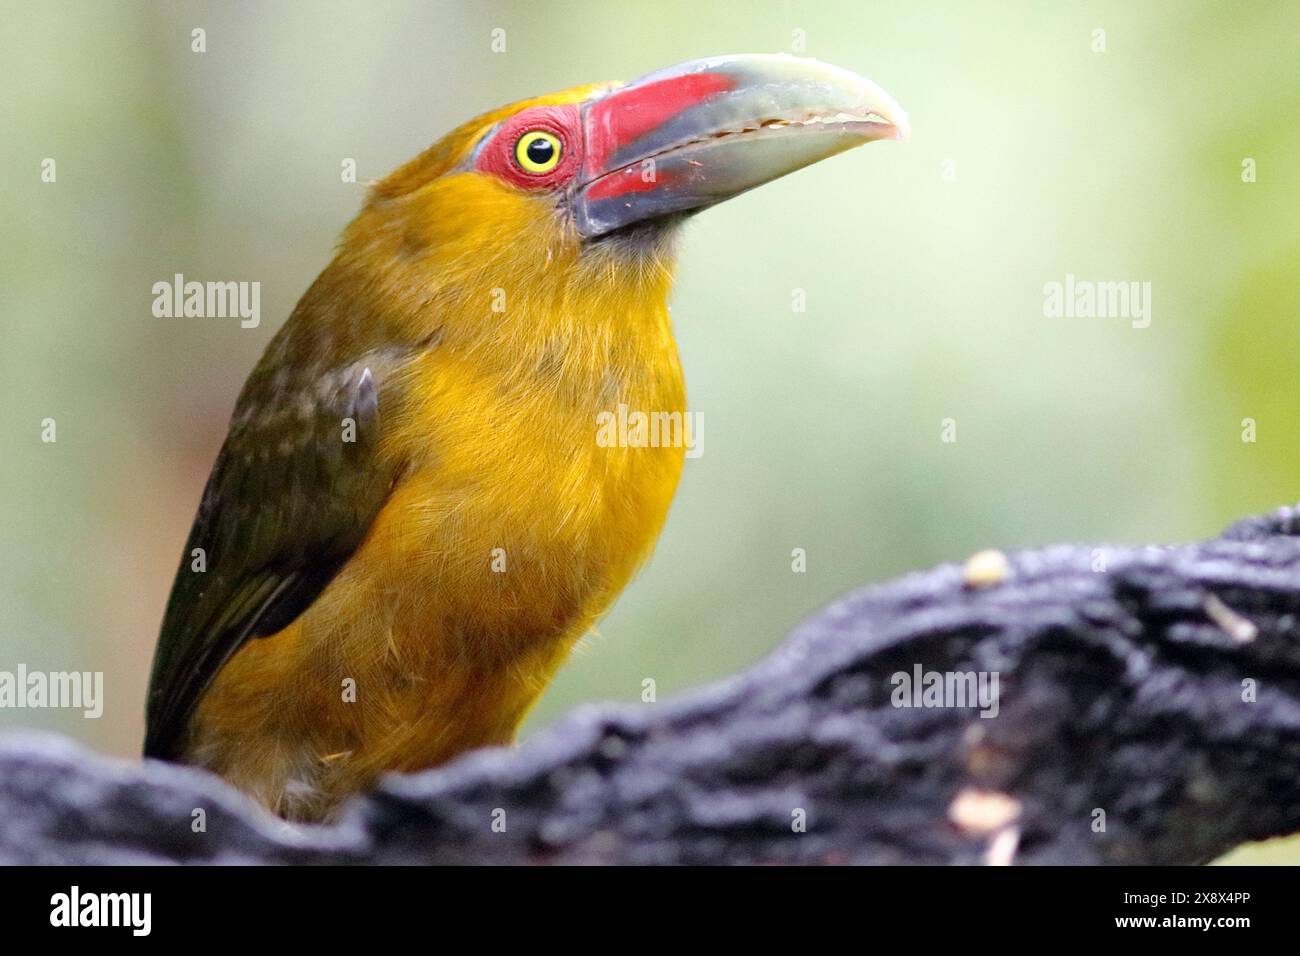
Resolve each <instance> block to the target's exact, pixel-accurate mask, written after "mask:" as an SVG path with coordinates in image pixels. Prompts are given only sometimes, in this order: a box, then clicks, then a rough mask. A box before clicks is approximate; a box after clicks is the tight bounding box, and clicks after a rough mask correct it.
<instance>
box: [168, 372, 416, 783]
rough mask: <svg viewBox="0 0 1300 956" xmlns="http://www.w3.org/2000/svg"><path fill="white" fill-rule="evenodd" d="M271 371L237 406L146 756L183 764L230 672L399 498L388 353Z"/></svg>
mask: <svg viewBox="0 0 1300 956" xmlns="http://www.w3.org/2000/svg"><path fill="white" fill-rule="evenodd" d="M263 364H264V365H265V366H266V370H265V371H263V370H262V367H260V366H259V370H258V371H256V372H254V374H253V376H252V377H250V379H249V382H248V384H247V385H246V386H245V389H244V393H243V394H242V395H241V397H240V401H239V404H238V406H237V407H236V409H235V414H234V416H233V418H232V420H231V425H230V433H229V435H228V436H227V438H226V443H225V445H224V446H223V447H222V449H221V454H220V456H219V457H218V458H217V462H216V464H215V465H214V466H213V469H212V474H211V475H210V476H209V478H208V484H207V487H206V488H205V489H204V492H203V499H202V502H201V503H200V505H199V511H198V515H197V516H196V517H195V520H194V527H193V529H192V530H191V531H190V536H189V541H188V542H187V543H186V545H185V553H184V554H183V555H182V556H181V565H180V569H179V570H178V571H177V573H176V581H175V583H174V584H173V585H172V593H171V598H170V600H169V601H168V604H167V612H166V614H165V615H164V617H163V625H162V633H161V635H160V636H159V639H158V649H157V652H156V653H155V656H154V664H153V673H152V675H151V677H150V681H149V698H148V706H147V717H146V724H147V730H146V734H145V746H144V753H145V756H146V757H160V758H163V759H174V758H175V757H177V756H179V751H180V750H181V748H182V747H183V746H184V742H185V736H186V729H187V727H188V725H189V721H190V717H191V715H192V714H193V712H194V708H195V706H196V705H197V704H198V701H199V698H200V697H201V696H202V694H203V692H204V691H205V690H206V689H207V687H208V685H209V683H210V682H211V681H212V678H213V677H214V676H215V675H216V673H217V671H219V670H220V669H221V667H222V665H224V664H225V663H226V661H227V660H229V659H230V657H231V656H232V655H233V654H234V653H235V652H236V651H237V650H238V649H239V648H240V647H241V646H242V645H243V644H244V643H245V642H246V641H247V640H249V639H250V638H256V637H265V636H267V635H270V634H274V633H276V632H277V631H279V630H281V629H283V628H284V627H286V626H287V625H288V624H290V623H292V622H293V620H294V619H295V618H296V617H297V616H298V615H299V614H301V613H302V612H303V611H304V610H305V609H306V608H307V607H308V606H309V605H310V604H311V603H312V602H313V601H314V600H315V599H316V597H317V596H318V595H319V594H320V592H321V591H322V590H324V588H325V586H326V585H327V584H328V583H329V582H330V580H331V579H332V578H333V577H334V575H335V574H336V573H337V572H338V570H339V569H340V568H341V567H342V566H343V564H344V563H345V562H346V561H347V559H348V557H349V556H350V555H351V554H352V552H353V551H355V550H356V548H357V547H358V546H359V545H360V543H361V541H362V539H363V538H364V536H365V533H366V531H367V529H368V528H369V527H370V524H371V522H372V521H373V520H374V517H375V515H376V514H378V512H379V510H380V508H381V507H382V506H383V503H384V501H385V500H386V498H387V496H388V494H389V493H390V491H391V490H392V485H393V480H394V469H393V467H392V466H391V465H386V464H384V463H383V462H382V461H381V460H380V459H379V456H377V455H376V451H375V450H376V445H377V443H378V439H379V431H380V408H379V396H380V385H381V382H380V381H379V380H378V379H380V378H382V377H383V376H384V374H385V371H388V370H391V369H392V367H393V362H392V360H391V358H390V357H389V356H386V355H384V354H382V353H372V354H370V355H367V356H363V357H362V358H361V359H360V360H358V361H355V362H351V363H348V364H346V365H341V366H338V367H334V368H331V369H326V370H324V371H316V370H303V371H302V372H301V373H299V374H293V372H289V373H288V374H286V372H285V371H283V370H281V371H279V372H278V374H277V372H276V371H275V370H273V368H274V364H275V363H266V362H264V363H263ZM282 368H283V367H282ZM349 422H350V423H351V426H349ZM349 427H351V433H350V434H349V432H348V429H349ZM349 438H350V439H351V440H348V439H349ZM200 549H201V550H200Z"/></svg>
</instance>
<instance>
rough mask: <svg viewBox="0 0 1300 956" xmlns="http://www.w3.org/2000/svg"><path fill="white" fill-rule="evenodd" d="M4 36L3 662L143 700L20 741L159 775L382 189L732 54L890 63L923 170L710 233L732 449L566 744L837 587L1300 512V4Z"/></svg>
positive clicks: (839, 8)
mask: <svg viewBox="0 0 1300 956" xmlns="http://www.w3.org/2000/svg"><path fill="white" fill-rule="evenodd" d="M0 22H3V24H4V29H3V34H2V35H0V54H2V55H3V62H4V64H5V79H4V83H3V92H0V127H2V128H3V130H4V133H3V135H2V136H0V175H2V176H3V177H4V189H3V193H2V196H0V202H2V203H3V205H2V206H0V223H2V225H0V230H2V231H0V277H2V280H3V281H2V283H0V316H2V317H3V323H4V325H3V337H2V338H0V377H2V378H3V381H4V399H5V400H4V402H3V404H0V429H2V433H3V435H4V438H5V442H4V450H3V454H2V455H0V483H2V485H3V491H4V497H3V509H2V510H0V529H2V532H3V533H2V537H0V641H2V643H0V668H3V669H13V668H14V667H15V666H16V665H17V664H18V663H19V662H22V663H25V664H27V666H28V667H30V668H40V669H49V670H66V669H81V670H102V671H104V672H105V681H106V696H107V706H106V711H105V716H104V717H103V718H102V719H100V720H98V721H92V720H84V719H81V718H80V717H79V716H75V715H72V714H71V713H69V712H60V711H43V712H33V711H13V710H0V729H12V728H14V727H17V726H39V727H45V728H50V729H56V730H59V731H62V732H65V733H69V734H72V735H75V736H76V737H78V738H80V739H82V740H85V741H87V742H89V743H90V744H92V745H94V746H96V747H98V748H101V749H103V750H105V751H108V752H111V753H115V754H122V755H134V754H135V753H137V752H138V751H137V748H138V744H139V739H140V735H141V732H142V727H143V717H142V699H143V694H144V689H145V683H146V677H147V668H148V663H149V659H150V655H151V652H152V647H153V643H154V640H155V637H156V629H157V625H158V622H159V619H160V616H161V613H162V608H163V603H164V601H165V599H166V596H167V590H168V588H169V586H170V583H171V578H172V574H173V572H174V570H175V566H176V562H177V560H178V557H179V554H180V549H181V546H182V544H183V542H184V538H185V534H186V532H187V530H188V528H189V524H190V520H191V518H192V515H193V511H194V508H195V505H196V503H197V500H198V496H199V492H200V490H201V487H202V484H203V481H204V479H205V477H206V474H207V471H208V468H209V467H210V465H211V463H212V460H213V458H214V456H215V454H216V451H217V449H218V447H219V445H220V443H221V440H222V437H223V435H224V432H225V427H226V419H227V416H228V415H229V412H230V408H231V406H232V404H233V402H234V399H235V396H236V393H237V391H238V389H239V386H240V384H241V383H242V381H243V379H244V376H245V375H246V374H247V372H248V371H249V369H250V368H251V367H252V365H253V363H254V362H255V360H256V359H257V357H258V355H259V353H260V352H261V350H262V348H263V347H264V346H265V344H266V342H267V341H268V340H269V338H270V337H271V335H272V334H273V333H274V331H275V329H276V328H277V327H278V325H279V324H280V322H281V321H283V319H284V317H285V316H286V315H287V314H288V312H289V310H290V309H291V308H292V306H293V304H294V302H295V301H296V300H297V298H298V296H299V295H300V294H301V293H302V292H303V291H304V290H305V289H306V288H307V286H308V284H309V283H310V282H311V280H312V279H313V277H314V276H315V275H316V273H317V272H318V271H319V270H320V269H321V268H322V267H323V266H324V265H325V263H326V261H327V260H328V258H329V256H330V251H331V248H332V245H333V243H334V241H335V237H336V235H337V234H338V232H339V231H340V229H341V228H342V227H343V225H344V224H345V223H346V222H347V221H348V219H349V218H351V216H352V215H353V214H354V213H355V212H356V210H357V209H358V208H359V204H360V203H361V201H362V197H363V190H364V186H363V185H356V184H347V183H344V182H342V181H341V178H340V168H341V166H340V164H341V163H342V162H343V160H345V159H347V158H353V159H355V160H356V163H357V167H358V171H359V179H360V180H362V181H363V182H364V181H365V180H368V179H374V178H378V177H380V176H382V175H383V174H384V173H385V172H387V171H388V170H389V169H391V168H393V167H394V166H396V165H397V164H399V163H401V162H403V161H404V160H406V159H408V158H409V157H411V156H412V155H414V154H415V153H416V152H418V151H419V150H421V149H422V148H424V147H425V146H426V145H428V144H429V143H430V142H432V141H433V140H435V139H437V138H438V137H439V136H441V135H442V134H443V133H444V132H446V131H447V130H449V129H450V128H451V127H453V126H455V125H456V124H458V123H459V122H461V121H462V120H464V119H466V118H468V117H469V116H472V115H474V114H476V113H479V112H481V111H483V110H486V109H488V108H491V107H494V106H496V105H499V104H501V103H504V102H509V101H512V100H515V99H519V98H521V97H525V96H529V95H532V94H536V93H540V92H544V91H548V90H552V89H561V88H565V87H569V86H573V85H576V84H578V83H584V82H588V81H595V80H608V79H631V78H632V77H635V76H637V75H639V74H641V73H644V72H647V71H649V70H652V69H655V68H658V67H660V66H665V65H668V64H671V63H674V62H677V61H680V60H684V59H689V58H693V57H698V56H705V55H710V54H717V53H730V52H742V51H743V52H772V51H778V50H786V51H794V52H804V53H806V54H807V55H810V56H815V57H818V58H819V59H824V60H828V61H831V62H833V63H836V64H839V65H842V66H845V67H849V68H851V69H854V70H856V71H858V72H861V73H864V74H866V75H867V76H870V77H871V78H872V79H874V80H876V81H877V82H879V83H880V84H881V85H883V86H884V87H885V88H886V89H888V90H889V91H890V92H891V93H892V94H894V95H895V96H896V97H897V98H898V99H899V100H900V101H901V102H902V103H903V105H904V106H905V107H906V108H907V110H908V111H909V113H910V114H911V116H912V120H913V125H914V129H915V138H914V141H913V142H912V143H911V144H908V145H902V146H899V145H894V144H884V145H876V146H871V147H869V148H867V149H864V150H859V151H854V152H851V153H849V154H847V155H845V156H841V157H837V158H835V159H833V160H831V161H829V162H827V163H824V164H821V165H818V166H815V167H813V168H812V169H810V170H806V171H803V172H801V173H798V174H796V175H794V176H791V177H788V178H786V179H784V180H781V181H779V182H777V183H774V184H772V185H769V186H766V187H764V188H763V189H761V190H759V191H757V192H754V193H751V194H749V195H747V196H744V197H742V198H740V199H737V200H736V201H734V202H731V203H728V204H726V205H724V206H721V207H719V208H718V209H716V210H712V211H709V212H707V213H706V214H704V215H702V216H701V217H699V218H698V219H697V220H696V221H695V222H694V223H693V224H692V225H691V226H690V227H689V229H688V232H687V235H686V237H685V241H684V243H683V245H682V259H681V269H680V275H679V282H678V287H677V293H676V297H675V299H674V303H673V315H674V319H675V323H676V327H677V334H678V339H679V343H680V346H681V351H682V355H683V360H684V363H685V367H686V372H687V381H688V383H689V387H690V397H691V406H692V408H693V409H694V410H695V411H697V412H699V413H701V414H702V415H703V418H704V454H703V456H702V457H701V458H699V459H698V460H693V461H689V462H688V463H687V467H686V472H685V476H684V478H683V481H682V485H681V489H680V491H679V492H678V495H677V500H676V503H675V505H674V508H673V512H672V515H671V518H670V519H669V522H668V525H667V528H666V530H665V532H664V535H663V537H662V539H661V541H660V543H659V547H658V551H657V553H656V555H655V557H654V559H653V561H652V562H651V563H650V564H649V565H648V566H647V567H646V568H645V570H644V571H643V572H642V573H641V575H640V576H639V577H638V578H637V580H636V581H635V582H634V583H633V585H632V586H631V588H630V589H629V590H628V592H627V593H626V595H625V596H624V597H623V598H622V600H621V601H620V602H619V604H618V605H617V607H616V609H615V610H614V612H613V613H612V614H610V615H609V616H608V618H607V619H606V620H605V621H604V622H603V623H602V625H601V627H600V633H599V635H596V636H593V637H592V638H590V639H589V640H588V641H587V642H586V644H585V646H584V647H583V648H582V649H580V652H579V653H578V654H577V655H576V656H575V658H574V659H573V661H572V662H571V663H570V664H569V665H568V666H567V667H566V668H565V669H564V671H563V673H562V674H561V676H560V678H559V680H558V681H557V682H556V683H555V685H554V686H553V688H552V689H551V690H550V691H549V692H548V694H547V695H546V697H545V698H544V700H543V701H542V703H541V705H540V706H539V707H538V709H537V711H536V712H535V714H534V715H533V717H532V718H531V720H530V722H529V724H528V725H527V728H526V732H532V731H535V730H536V729H537V728H538V727H539V726H541V725H543V724H545V723H547V722H549V721H551V720H553V719H554V718H555V717H556V716H558V715H559V714H561V713H562V712H563V711H565V710H567V709H568V708H570V707H572V706H573V705H574V704H576V703H578V702H580V701H586V700H597V699H615V700H629V701H630V700H636V699H638V697H639V693H640V688H641V681H642V680H643V679H644V678H646V677H653V678H654V679H655V680H656V681H657V684H658V689H659V695H660V699H661V700H662V699H663V698H665V697H666V696H668V695H671V694H673V693H676V692H679V691H681V690H683V689H685V688H688V687H691V686H695V685H698V684H701V683H703V682H706V681H708V680H710V679H712V678H716V677H719V676H721V675H725V674H728V673H731V672H733V671H735V670H737V669H739V668H742V667H745V666H746V665H748V664H750V663H752V662H754V661H755V660H757V659H758V658H760V657H762V656H763V655H764V654H766V653H767V652H768V651H769V650H771V649H772V648H773V647H774V646H775V645H776V644H777V643H778V642H779V641H780V640H781V639H782V637H783V635H784V634H785V633H786V631H787V630H788V629H789V628H790V627H791V626H792V625H794V624H795V623H796V622H798V621H799V620H800V619H802V618H803V617H805V616H806V615H808V614H809V613H810V612H812V611H814V610H815V609H816V608H818V607H819V606H820V605H822V604H824V603H826V602H827V601H829V600H830V599H832V598H833V597H835V596H836V595H839V594H841V593H843V592H844V591H846V590H848V589H850V588H853V587H855V586H857V585H860V584H863V583H866V582H872V581H878V580H881V579H884V578H888V577H890V576H893V575H896V574H899V573H901V572H904V571H907V570H910V569H914V568H918V567H924V566H927V565H931V564H934V563H937V562H941V561H948V560H954V559H961V558H963V557H964V556H966V555H967V554H969V553H970V552H972V551H975V550H977V549H979V548H982V547H986V546H992V545H996V546H1000V547H1004V548H1016V547H1022V546H1033V545H1039V544H1045V543H1049V542H1054V541H1063V540H1086V541H1111V542H1117V543H1139V542H1151V541H1157V542H1160V541H1184V540H1189V539H1193V538H1197V537H1202V536H1208V535H1212V534H1214V533H1216V532H1217V531H1219V530H1220V529H1221V528H1222V527H1223V526H1224V525H1225V524H1227V523H1228V522H1230V521H1231V520H1233V519H1234V518H1236V517H1238V516H1241V515H1245V514H1249V513H1252V512H1258V511H1261V510H1265V509H1269V508H1272V507H1274V506H1276V505H1280V504H1283V503H1289V502H1292V501H1294V500H1296V499H1300V388H1297V387H1296V386H1295V383H1296V370H1297V368H1300V322H1298V321H1297V307H1298V305H1300V217H1298V216H1297V215H1296V211H1297V209H1300V171H1298V170H1297V156H1300V124H1298V123H1297V122H1296V117H1297V116H1298V115H1300V69H1297V63H1300V39H1298V38H1300V5H1298V4H1295V3H1272V4H1270V3H1238V4H1231V5H1229V4H1222V3H1212V2H1200V3H1191V2H1186V3H1184V2H1178V3H1175V2H1150V3H1143V4H1132V3H1127V2H1113V3H1083V2H1079V3H1017V2H1006V0H1000V2H997V3H988V4H983V3H973V2H953V3H917V2H895V3H870V4H865V3H861V2H860V0H836V2H824V3H815V4H814V3H795V2H754V0H746V2H740V0H734V2H702V0H657V2H655V3H618V2H611V0H604V2H573V3H558V2H557V3H539V2H536V0H533V2H500V3H491V2H483V3H428V2H419V3H417V2H364V3H362V2H357V3H267V4H252V3H249V4H242V3H211V4H207V3H185V2H172V3H166V4H162V3H159V4H145V3H138V4H137V3H98V2H80V3H58V2H50V3H43V4H30V3H25V2H23V3H18V2H5V3H4V4H3V15H2V17H0ZM196 27H201V28H203V29H204V30H205V31H206V43H207V52H206V53H194V52H192V51H191V31H192V30H193V29H194V28H196ZM495 28H502V29H504V30H505V31H506V34H505V36H506V51H505V52H503V53H494V52H493V51H492V48H491V39H492V31H493V30H494V29H495ZM1097 29H1103V30H1104V31H1105V45H1106V49H1105V52H1095V51H1094V46H1095V45H1096V39H1095V34H1094V31H1095V30H1097ZM801 38H802V40H803V42H804V43H805V44H806V46H805V47H804V49H803V50H802V51H800V50H799V47H798V44H799V42H800V40H801ZM47 157H49V158H53V159H55V161H56V163H57V182H55V183H52V184H50V183H43V182H42V181H41V175H40V173H41V163H42V161H43V160H44V159H45V158H47ZM1247 157H1249V158H1253V159H1254V160H1255V163H1256V168H1257V178H1258V181H1257V182H1254V183H1244V182H1243V181H1242V175H1241V173H1242V162H1243V159H1245V158H1247ZM954 171H955V176H952V175H945V173H946V172H954ZM176 272H181V273H184V274H185V276H186V277H187V278H190V279H198V280H209V279H220V280H256V281H260V282H261V283H262V302H261V305H262V316H263V321H262V324H261V326H260V327H259V328H256V329H248V330H245V329H241V328H240V327H239V323H238V321H237V320H230V319H158V318H155V317H154V316H153V315H152V312H151V304H152V298H153V297H152V293H151V291H150V289H151V286H152V284H153V283H154V282H157V281H159V280H169V279H170V277H171V276H172V275H173V274H174V273H176ZM1067 273H1072V274H1074V275H1075V276H1077V277H1079V278H1082V279H1093V280H1132V281H1147V282H1151V283H1152V287H1153V289H1152V322H1151V325H1150V327H1149V328H1146V329H1134V328H1132V327H1130V324H1129V322H1127V321H1126V320H1124V319H1048V318H1045V317H1044V315H1043V305H1042V303H1043V292H1042V290H1043V285H1044V283H1046V282H1049V281H1053V280H1056V281H1063V280H1064V278H1065V276H1066V274H1067ZM794 289H803V290H805V292H806V296H807V311H806V312H804V313H795V312H793V311H792V309H791V297H792V290H794ZM47 417H52V418H54V419H55V420H56V421H57V428H58V441H57V443H55V444H44V443H42V442H41V440H40V427H41V425H40V423H41V421H42V419H44V418H47ZM1247 417H1251V418H1254V419H1256V420H1257V422H1258V441H1257V442H1256V443H1253V444H1249V443H1243V441H1242V440H1241V421H1242V419H1243V418H1247ZM945 418H953V419H955V420H956V422H957V435H958V441H957V442H956V443H955V444H944V443H942V442H941V441H940V423H941V421H942V420H943V419H945ZM793 548H804V549H806V551H807V554H808V570H807V573H805V574H794V573H792V571H791V566H790V560H791V559H790V554H791V550H792V549H793ZM1236 858H1240V859H1272V860H1279V861H1300V850H1296V849H1288V847H1287V844H1279V843H1274V844H1271V845H1270V846H1269V847H1267V848H1264V849H1261V850H1247V851H1244V853H1240V854H1238V855H1237V857H1236Z"/></svg>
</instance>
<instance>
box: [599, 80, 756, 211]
mask: <svg viewBox="0 0 1300 956" xmlns="http://www.w3.org/2000/svg"><path fill="white" fill-rule="evenodd" d="M735 85H736V80H735V78H734V77H731V76H727V75H726V74H724V73H687V74H685V75H684V76H672V77H668V78H667V79H663V80H656V81H654V82H653V83H638V84H637V85H636V86H629V87H624V88H623V89H621V90H615V91H614V92H613V93H610V94H609V95H608V96H606V97H604V98H603V99H600V100H597V101H596V102H595V103H592V104H591V106H590V107H589V108H588V111H587V156H586V165H585V169H586V174H587V175H588V176H596V175H599V174H600V173H601V172H603V171H605V163H606V161H607V160H608V159H609V157H610V156H612V155H613V154H614V153H615V152H617V151H618V150H619V149H620V148H622V147H624V146H626V145H628V144H629V143H632V142H634V141H636V140H637V139H639V138H640V137H642V136H644V135H645V134H646V133H648V132H650V131H651V130H652V129H654V128H655V127H656V126H661V125H663V124H664V123H665V122H667V121H668V120H670V119H672V118H673V117H674V116H676V115H677V114H678V113H681V112H682V111H683V110H686V109H688V108H689V107H692V106H695V105H697V104H699V103H702V102H704V101H705V100H707V99H710V98H711V97H714V96H716V95H717V94H719V93H724V92H726V91H727V90H730V89H734V88H735ZM653 185H654V184H653V183H651V184H648V185H647V187H646V188H649V187H650V186H653ZM638 191H639V190H638Z"/></svg>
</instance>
